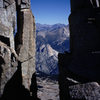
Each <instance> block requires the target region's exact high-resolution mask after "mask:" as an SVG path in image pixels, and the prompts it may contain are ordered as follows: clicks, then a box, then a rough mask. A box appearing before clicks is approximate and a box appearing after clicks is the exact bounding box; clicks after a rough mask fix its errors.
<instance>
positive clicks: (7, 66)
mask: <svg viewBox="0 0 100 100" xmlns="http://www.w3.org/2000/svg"><path fill="white" fill-rule="evenodd" d="M17 66H18V56H17V54H16V52H15V51H14V49H12V48H10V47H8V46H7V45H6V44H4V43H2V42H0V96H1V95H2V94H3V92H4V87H5V85H6V84H7V82H8V81H9V80H10V79H11V78H12V76H13V75H14V73H15V72H16V70H17Z"/></svg>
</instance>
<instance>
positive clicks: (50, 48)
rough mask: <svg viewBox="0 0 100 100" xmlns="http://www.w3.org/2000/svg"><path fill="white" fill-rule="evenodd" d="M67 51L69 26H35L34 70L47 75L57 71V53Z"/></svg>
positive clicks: (54, 73)
mask: <svg viewBox="0 0 100 100" xmlns="http://www.w3.org/2000/svg"><path fill="white" fill-rule="evenodd" d="M68 50H69V26H68V25H64V24H55V25H46V24H39V23H37V24H36V51H37V53H36V70H37V72H40V73H45V74H48V75H56V74H58V73H59V71H58V66H57V64H58V53H59V52H64V51H68Z"/></svg>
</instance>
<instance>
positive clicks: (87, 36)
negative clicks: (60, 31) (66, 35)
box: [58, 0, 100, 100]
mask: <svg viewBox="0 0 100 100" xmlns="http://www.w3.org/2000/svg"><path fill="white" fill-rule="evenodd" d="M91 1H93V2H94V3H93V4H92V3H91ZM97 1H98V0H80V1H79V0H71V14H70V16H69V29H70V52H65V53H64V54H61V53H60V54H59V55H58V59H59V72H60V76H59V84H60V96H61V100H67V99H68V100H70V99H71V97H70V94H69V86H72V85H75V84H76V83H74V82H72V81H71V80H68V78H71V79H72V80H75V81H77V82H78V83H82V84H84V83H88V82H97V83H99V82H100V77H99V76H100V61H99V58H100V46H99V44H100V19H99V18H100V7H99V6H98V5H96V2H97ZM86 86H87V87H88V86H89V85H88V84H86ZM87 89H88V88H87ZM87 89H86V91H87V92H89V91H88V90H87ZM80 90H82V89H81V88H80ZM82 91H83V90H82ZM82 91H81V93H82V95H83V92H82ZM78 94H79V92H78ZM62 95H64V96H62ZM90 95H91V97H92V96H93V95H92V94H90ZM97 95H98V93H97ZM73 99H75V98H73ZM85 99H86V98H85ZM76 100H77V99H76ZM79 100H82V98H81V99H79ZM83 100H84V99H83ZM87 100H90V99H87ZM94 100H99V97H98V96H96V97H95V99H94Z"/></svg>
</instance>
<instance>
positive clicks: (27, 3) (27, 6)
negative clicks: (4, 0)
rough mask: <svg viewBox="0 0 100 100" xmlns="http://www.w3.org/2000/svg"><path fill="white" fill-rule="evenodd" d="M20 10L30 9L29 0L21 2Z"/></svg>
mask: <svg viewBox="0 0 100 100" xmlns="http://www.w3.org/2000/svg"><path fill="white" fill-rule="evenodd" d="M20 2H21V9H30V0H21V1H20Z"/></svg>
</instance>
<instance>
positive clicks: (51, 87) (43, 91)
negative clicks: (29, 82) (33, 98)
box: [37, 76, 60, 100]
mask: <svg viewBox="0 0 100 100" xmlns="http://www.w3.org/2000/svg"><path fill="white" fill-rule="evenodd" d="M37 84H38V92H37V96H38V98H40V100H60V99H59V85H58V82H57V81H56V80H52V79H50V78H49V77H48V78H47V76H46V77H37Z"/></svg>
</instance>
